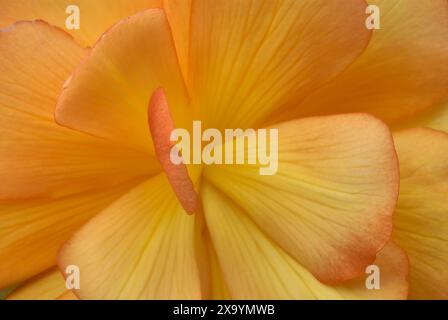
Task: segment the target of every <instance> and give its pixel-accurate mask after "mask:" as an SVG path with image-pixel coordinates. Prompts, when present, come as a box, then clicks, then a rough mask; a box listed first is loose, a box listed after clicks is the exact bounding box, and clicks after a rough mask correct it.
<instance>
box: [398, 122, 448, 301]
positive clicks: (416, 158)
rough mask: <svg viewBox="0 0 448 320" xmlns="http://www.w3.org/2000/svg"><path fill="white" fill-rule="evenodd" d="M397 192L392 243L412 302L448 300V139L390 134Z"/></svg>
mask: <svg viewBox="0 0 448 320" xmlns="http://www.w3.org/2000/svg"><path fill="white" fill-rule="evenodd" d="M394 138H395V141H396V145H397V152H398V157H399V159H400V172H401V187H400V197H399V198H398V205H397V211H396V213H395V218H394V233H393V239H394V241H395V242H396V243H398V244H399V245H400V246H401V247H402V248H403V249H405V250H406V252H407V254H408V255H409V259H410V261H411V291H410V298H412V299H442V300H447V299H448V201H447V199H448V134H447V133H443V132H440V131H435V130H431V129H410V130H405V131H402V132H398V133H396V134H394Z"/></svg>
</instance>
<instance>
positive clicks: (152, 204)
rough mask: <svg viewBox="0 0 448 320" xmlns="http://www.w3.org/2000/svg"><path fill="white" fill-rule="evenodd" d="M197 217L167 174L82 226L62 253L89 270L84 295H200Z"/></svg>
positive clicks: (63, 260) (64, 262) (67, 261)
mask: <svg viewBox="0 0 448 320" xmlns="http://www.w3.org/2000/svg"><path fill="white" fill-rule="evenodd" d="M194 231H195V216H191V215H187V214H185V211H184V210H183V209H182V207H181V206H180V204H179V203H178V201H177V199H176V196H175V194H174V192H173V191H172V190H171V188H170V185H169V182H168V181H167V179H166V177H165V176H164V174H160V175H158V176H156V177H154V178H152V179H150V180H148V181H146V182H144V183H142V184H140V185H139V186H137V187H136V188H134V189H133V190H132V191H130V192H129V193H128V194H126V195H124V196H123V197H122V198H121V199H119V200H117V201H116V202H114V203H113V204H112V205H111V206H109V207H108V208H106V209H105V210H104V211H103V212H101V213H100V214H98V215H97V216H96V217H95V218H94V219H93V220H91V221H90V222H89V223H88V224H87V225H85V226H84V227H83V228H81V230H80V231H78V232H77V233H76V234H75V236H74V237H73V238H72V239H71V240H70V241H69V242H68V243H67V244H66V245H65V246H64V248H63V249H62V251H61V253H60V256H59V266H60V267H61V268H62V270H64V269H65V267H66V266H68V265H77V266H79V268H80V269H81V270H82V272H83V276H82V277H81V285H80V287H81V289H80V290H75V291H74V292H75V294H76V295H77V296H78V297H80V298H81V299H200V298H201V287H200V281H199V274H198V264H199V263H201V262H200V261H197V260H196V258H195V246H194Z"/></svg>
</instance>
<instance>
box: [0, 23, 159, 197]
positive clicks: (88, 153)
mask: <svg viewBox="0 0 448 320" xmlns="http://www.w3.org/2000/svg"><path fill="white" fill-rule="evenodd" d="M83 54H84V50H82V49H81V48H80V47H78V46H77V45H76V44H75V43H74V42H73V40H72V39H71V38H70V37H69V36H67V35H66V34H65V33H64V32H62V31H60V30H57V29H55V28H54V27H51V26H49V25H47V24H46V23H43V22H22V23H18V24H15V25H14V26H12V27H11V28H9V29H8V30H7V31H2V32H0V82H1V83H2V86H1V87H0V179H1V181H2V183H1V184H0V199H24V198H25V199H27V198H33V197H58V196H66V195H70V194H74V193H79V192H83V191H84V192H85V191H91V190H99V189H103V188H105V187H109V186H111V185H116V184H120V183H124V182H126V181H131V180H133V179H135V178H136V177H139V176H145V175H150V174H152V173H153V172H155V171H157V170H159V166H158V164H157V161H156V160H155V159H154V158H152V157H151V156H150V155H148V154H144V153H142V152H138V151H133V150H131V149H129V148H125V147H122V146H119V145H115V144H112V143H110V142H107V141H105V140H102V139H98V138H94V137H91V136H88V135H85V134H80V133H79V132H74V131H72V130H68V129H66V128H62V127H60V126H58V125H56V124H55V123H54V120H53V112H54V108H55V105H56V99H57V95H58V92H59V90H60V88H61V87H62V84H63V83H64V81H65V78H66V77H67V76H68V75H69V72H70V70H71V69H72V68H73V67H74V66H75V64H76V63H77V62H78V61H79V60H80V59H81V57H82V56H83Z"/></svg>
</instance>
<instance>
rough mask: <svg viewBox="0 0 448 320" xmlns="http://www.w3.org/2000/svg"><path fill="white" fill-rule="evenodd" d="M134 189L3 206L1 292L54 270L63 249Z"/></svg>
mask: <svg viewBox="0 0 448 320" xmlns="http://www.w3.org/2000/svg"><path fill="white" fill-rule="evenodd" d="M133 185H134V184H129V183H128V184H124V185H122V186H119V187H116V188H114V189H106V190H104V191H102V192H97V193H96V192H93V193H88V194H78V195H73V196H70V197H65V198H59V199H50V200H48V199H45V200H28V201H20V202H4V201H3V202H0V288H2V287H6V286H8V285H10V284H14V283H18V282H20V281H23V280H24V279H27V278H29V277H31V276H33V275H36V274H37V273H39V272H42V271H43V270H45V269H48V268H49V267H51V266H53V265H54V264H55V263H56V256H57V252H58V250H59V248H60V247H61V245H62V244H63V243H64V242H65V241H67V239H68V238H69V237H70V236H71V235H72V234H73V233H74V232H75V231H76V230H77V229H78V228H80V227H81V226H82V225H83V224H84V223H86V222H87V221H88V220H89V219H90V218H91V217H92V216H94V215H95V214H97V213H99V212H101V210H102V209H104V208H105V207H106V206H108V205H109V204H110V203H112V202H113V201H114V200H115V199H117V198H118V197H120V196H121V195H122V194H123V193H125V192H126V191H128V190H130V189H131V188H132V186H133Z"/></svg>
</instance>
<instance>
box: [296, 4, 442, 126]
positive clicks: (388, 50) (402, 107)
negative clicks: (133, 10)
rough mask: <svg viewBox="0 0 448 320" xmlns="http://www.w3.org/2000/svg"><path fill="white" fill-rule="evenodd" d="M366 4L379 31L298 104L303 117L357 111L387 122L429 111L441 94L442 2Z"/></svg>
mask: <svg viewBox="0 0 448 320" xmlns="http://www.w3.org/2000/svg"><path fill="white" fill-rule="evenodd" d="M369 3H371V4H376V5H378V6H379V8H380V13H381V20H380V21H381V29H380V30H376V31H375V32H374V35H373V38H372V41H371V42H370V44H369V46H368V47H367V50H366V51H365V52H364V54H363V55H362V56H361V57H360V58H359V59H358V60H356V62H355V63H353V64H352V65H351V66H350V67H349V68H348V69H347V70H346V71H345V72H344V73H343V74H342V75H340V76H339V77H338V78H337V79H336V80H334V81H332V82H330V83H329V84H328V85H326V86H324V87H323V88H321V89H320V90H317V91H316V92H314V93H313V94H311V95H310V97H309V98H308V99H306V100H305V101H304V102H303V104H301V106H304V107H305V108H307V110H309V113H308V114H310V113H312V114H316V113H320V114H322V113H325V114H328V113H341V112H357V111H361V112H369V113H372V114H374V115H376V116H378V117H380V118H381V119H383V120H385V121H387V122H389V123H390V122H396V121H398V120H401V119H403V118H407V117H410V116H412V115H413V114H415V113H416V112H418V111H421V110H423V109H425V108H429V107H431V106H432V105H433V104H434V103H436V102H437V101H439V100H440V99H441V98H442V97H443V96H444V95H445V94H446V88H447V87H448V2H447V1H446V0H434V1H421V0H406V1H390V0H369ZM296 114H297V113H294V112H291V114H290V115H293V116H294V115H296Z"/></svg>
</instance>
